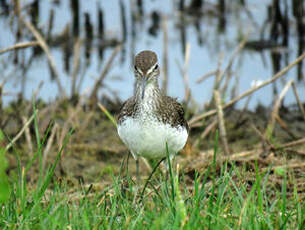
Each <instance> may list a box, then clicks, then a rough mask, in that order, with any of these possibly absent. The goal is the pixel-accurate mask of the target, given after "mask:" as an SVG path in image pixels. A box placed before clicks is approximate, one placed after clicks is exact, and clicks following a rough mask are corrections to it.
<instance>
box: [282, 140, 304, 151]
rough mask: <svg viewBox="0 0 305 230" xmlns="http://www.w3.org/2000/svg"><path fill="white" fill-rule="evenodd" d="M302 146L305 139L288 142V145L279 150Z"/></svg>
mask: <svg viewBox="0 0 305 230" xmlns="http://www.w3.org/2000/svg"><path fill="white" fill-rule="evenodd" d="M302 144H305V138H302V139H299V140H296V141H291V142H288V143H286V144H283V145H281V146H279V147H277V149H281V148H289V147H293V146H297V145H302Z"/></svg>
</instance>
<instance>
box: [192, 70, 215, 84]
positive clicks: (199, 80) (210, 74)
mask: <svg viewBox="0 0 305 230" xmlns="http://www.w3.org/2000/svg"><path fill="white" fill-rule="evenodd" d="M216 74H217V70H213V71H211V72H208V73H206V74H204V75H203V76H202V77H200V78H198V79H197V80H196V83H197V84H199V83H201V82H203V81H204V80H206V79H208V78H209V77H212V76H214V75H216Z"/></svg>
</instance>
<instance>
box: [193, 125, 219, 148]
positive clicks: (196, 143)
mask: <svg viewBox="0 0 305 230" xmlns="http://www.w3.org/2000/svg"><path fill="white" fill-rule="evenodd" d="M217 123H218V120H217V119H214V120H213V121H212V122H211V123H210V124H209V125H208V126H207V127H206V128H205V129H204V131H203V132H202V133H201V135H200V138H198V139H197V140H196V141H195V142H194V144H193V148H195V147H196V146H197V145H198V144H199V142H200V141H202V140H204V139H205V138H206V136H207V135H208V134H209V133H210V132H211V130H213V129H214V128H215V126H216V125H217ZM200 126H202V124H200Z"/></svg>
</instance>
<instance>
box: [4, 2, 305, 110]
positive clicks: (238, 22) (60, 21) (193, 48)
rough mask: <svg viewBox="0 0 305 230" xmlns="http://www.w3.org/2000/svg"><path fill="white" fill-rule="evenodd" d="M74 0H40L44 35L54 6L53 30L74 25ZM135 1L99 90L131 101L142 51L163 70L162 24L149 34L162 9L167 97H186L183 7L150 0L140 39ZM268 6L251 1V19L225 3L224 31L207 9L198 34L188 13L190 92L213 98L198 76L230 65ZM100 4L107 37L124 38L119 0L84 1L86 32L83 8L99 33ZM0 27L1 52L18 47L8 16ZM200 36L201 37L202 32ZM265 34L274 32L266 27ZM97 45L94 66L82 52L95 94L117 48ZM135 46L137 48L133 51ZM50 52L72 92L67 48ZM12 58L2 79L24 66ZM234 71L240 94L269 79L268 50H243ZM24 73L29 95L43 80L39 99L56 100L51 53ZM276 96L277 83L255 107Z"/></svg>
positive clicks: (15, 85)
mask: <svg viewBox="0 0 305 230" xmlns="http://www.w3.org/2000/svg"><path fill="white" fill-rule="evenodd" d="M30 2H32V1H22V4H23V5H26V4H28V3H30ZM69 2H70V1H60V4H59V5H56V4H53V3H52V1H47V0H43V1H40V12H39V27H41V28H42V30H43V31H44V32H46V31H47V25H48V19H49V14H50V9H51V8H54V12H55V17H54V28H53V31H52V33H53V34H59V33H61V31H63V30H64V28H65V27H66V25H67V23H70V22H71V18H72V17H71V10H70V3H69ZM130 2H132V1H127V0H126V1H122V3H123V5H124V6H125V13H126V19H127V20H126V25H127V38H126V41H125V42H124V46H123V49H124V52H125V54H124V53H123V52H120V53H119V55H118V56H117V57H116V58H115V61H114V63H113V66H112V68H111V70H110V72H109V73H108V75H107V77H106V80H105V82H104V84H105V85H106V86H107V89H105V88H102V89H100V94H107V95H109V96H110V97H113V95H115V94H117V95H118V96H119V98H121V99H122V100H125V99H126V98H128V97H130V96H131V95H132V93H133V81H134V77H133V68H132V58H131V56H132V54H133V53H137V52H139V51H141V50H144V49H150V50H153V51H155V52H156V53H157V54H158V56H159V61H160V66H161V68H162V64H163V63H162V55H163V51H162V50H163V32H162V29H161V25H162V21H160V29H159V30H157V34H156V36H152V35H150V34H149V33H148V32H147V31H148V30H149V28H150V26H151V24H152V20H151V17H150V16H151V14H152V12H153V11H155V12H158V13H159V14H163V15H166V17H167V19H168V20H167V24H168V73H169V75H168V76H169V87H168V94H169V95H171V96H174V97H177V98H178V100H179V101H181V100H183V98H184V85H183V79H182V75H181V72H180V70H179V66H178V63H179V65H180V66H183V62H184V54H183V48H182V45H181V37H180V33H181V30H180V29H179V26H178V23H179V22H180V16H179V11H178V10H177V6H175V5H174V3H173V2H172V1H160V0H159V1H157V0H155V1H145V4H144V5H143V10H144V17H143V21H142V22H141V23H140V22H137V23H136V38H135V39H133V38H132V35H131V27H132V25H131V24H132V22H131V9H130ZM187 2H188V1H187ZM267 4H270V1H260V2H259V3H258V2H257V1H255V0H251V1H247V9H248V10H249V12H251V14H252V17H253V21H254V22H253V21H252V19H250V18H249V16H248V14H247V12H246V10H244V9H243V8H242V6H240V5H238V4H231V5H230V6H227V13H226V26H225V30H224V31H223V32H220V31H219V17H217V16H211V15H208V14H207V15H205V16H203V17H201V19H200V20H199V27H200V32H198V31H197V30H196V29H195V26H194V25H193V21H194V20H195V19H194V17H192V16H188V15H185V21H186V25H185V32H186V35H185V36H186V42H187V44H189V46H190V59H189V65H188V71H187V73H188V77H189V86H190V89H191V93H192V96H193V97H194V99H195V101H196V102H197V103H199V104H200V105H203V104H204V103H206V102H208V101H209V100H210V98H211V97H212V88H213V84H214V77H211V78H209V79H207V80H206V81H204V82H203V83H200V84H197V83H196V80H197V79H198V78H199V77H201V76H202V75H204V74H206V73H208V72H210V71H213V70H215V69H216V68H217V63H218V60H219V58H220V56H222V55H223V64H222V68H223V69H224V68H225V67H226V66H227V64H228V61H229V59H230V56H231V55H232V54H233V51H234V49H235V48H236V47H237V46H238V44H239V42H240V37H243V36H245V35H246V33H247V32H248V31H250V32H249V40H259V38H260V36H261V35H260V31H261V30H262V28H263V26H264V25H265V20H266V18H267V9H266V6H267ZM97 5H100V7H101V8H102V9H103V13H104V23H105V37H106V39H110V38H119V39H120V38H121V37H122V26H121V14H120V5H119V1H100V2H99V3H97V2H96V1H80V28H81V30H80V36H81V37H84V34H85V31H84V29H83V25H84V13H85V12H89V15H90V16H91V18H90V19H91V22H92V24H93V27H94V37H95V38H96V37H97ZM281 6H282V5H281ZM290 7H291V6H290ZM203 9H204V10H206V11H207V12H213V11H214V10H215V3H214V2H213V3H209V4H206V5H205V6H204V8H203ZM289 12H290V10H289ZM209 14H211V13H209ZM289 17H291V20H293V16H292V15H291V13H289ZM0 26H1V28H4V32H2V34H3V35H5V36H3V35H2V36H0V49H2V48H5V47H8V46H10V45H12V44H14V43H15V36H14V35H13V33H12V32H11V29H9V28H8V26H9V20H7V18H6V19H5V18H1V20H0ZM269 27H270V26H269ZM269 27H268V25H267V30H266V31H268V28H269ZM70 28H71V26H70ZM289 28H290V34H291V35H290V36H289V39H290V41H289V46H288V48H287V49H281V51H280V52H281V54H287V56H288V58H287V60H288V63H290V62H291V61H293V60H294V59H295V58H296V57H297V37H296V35H295V23H293V22H292V21H291V23H290V25H289ZM25 30H26V29H25ZM25 30H24V31H25ZM198 33H199V34H200V36H199V37H198ZM266 35H268V33H267V32H266ZM268 36H269V35H268ZM265 37H266V36H265ZM200 39H201V42H202V44H199V41H198V40H200ZM27 40H29V39H23V40H22V41H27ZM133 43H134V44H133ZM97 44H98V41H97V39H94V40H93V47H92V52H91V57H90V63H89V64H86V63H85V60H84V59H85V58H84V55H83V53H84V48H82V50H81V52H82V54H81V62H82V64H81V70H82V71H84V69H85V68H84V67H85V66H86V67H87V68H86V71H84V73H85V74H84V81H83V84H82V85H81V92H86V91H88V90H89V91H90V89H91V88H92V87H93V84H94V82H95V79H96V78H97V77H98V76H99V74H100V73H101V71H102V69H103V67H104V66H105V63H106V61H107V60H108V58H109V57H110V55H111V53H112V50H113V48H107V49H106V50H105V51H104V57H103V59H101V58H100V57H99V55H98V52H97ZM133 45H134V50H133V49H132V47H133ZM51 53H52V55H53V57H54V59H55V62H56V66H57V70H58V72H59V75H60V79H61V82H62V85H63V86H64V88H65V89H66V91H67V93H68V94H70V91H71V90H70V89H71V72H72V71H71V72H70V73H67V72H66V71H65V70H64V62H63V56H64V52H63V51H62V49H61V47H60V46H57V47H55V46H52V49H51ZM24 54H25V57H26V58H25V59H27V58H29V57H30V56H31V54H32V49H31V48H28V49H27V50H26V51H25V52H24ZM10 55H11V56H12V53H7V54H4V55H1V56H0V60H1V62H2V63H3V62H6V63H4V64H0V68H1V69H2V76H1V77H0V79H1V78H4V77H5V76H8V74H9V73H10V72H11V71H12V70H13V69H14V68H17V69H18V66H14V65H13V64H12V62H10V61H6V60H7V59H8V58H9V56H10ZM72 63H73V58H71V59H70V66H71V69H72ZM280 63H281V68H283V67H284V66H285V65H286V63H285V61H284V60H283V58H282V59H281V61H280ZM232 70H233V72H234V76H233V78H232V81H231V84H230V87H232V86H233V85H238V94H240V93H242V92H244V91H246V90H248V89H249V88H250V87H251V86H252V85H253V84H254V82H255V81H264V80H266V79H268V78H270V77H271V76H272V75H273V74H274V70H273V67H272V60H271V52H270V49H266V50H264V51H260V52H258V51H254V50H249V49H245V50H243V51H242V52H241V53H240V54H239V56H238V57H237V58H236V59H235V61H234V63H233V68H232ZM13 73H14V72H13ZM296 75H297V72H296V68H294V69H292V70H291V71H289V72H288V74H286V75H285V76H284V77H283V79H285V81H287V80H289V79H296ZM21 78H22V72H21V71H20V70H18V72H17V73H16V74H15V73H14V74H12V76H10V80H9V81H8V82H7V83H6V84H5V86H4V91H6V92H9V93H10V95H8V96H4V99H3V100H4V103H5V104H7V103H8V102H9V101H11V100H14V99H16V96H17V93H18V92H20V91H21V89H22V85H21V84H20V82H21V81H20V79H21ZM26 78H27V80H26V87H25V96H26V97H27V98H30V97H31V95H32V93H33V91H35V90H36V89H37V87H38V85H39V83H40V82H41V81H43V82H44V84H43V86H42V88H41V90H40V93H39V96H40V97H42V98H43V99H45V100H47V101H51V100H54V99H55V98H56V96H57V95H58V94H57V92H58V90H57V85H56V82H55V81H50V71H49V68H48V63H47V59H46V57H45V55H41V56H39V57H38V58H35V60H34V62H33V64H32V66H31V67H30V69H29V70H28V71H27V73H26ZM0 81H1V80H0ZM276 85H277V87H278V92H280V90H281V88H282V87H283V81H281V80H278V81H277V84H276ZM298 91H299V93H300V98H301V99H303V101H304V98H305V90H304V81H302V82H301V83H300V84H298ZM227 93H228V95H225V100H227V101H228V100H229V99H230V96H231V95H230V93H231V89H229V90H228V91H227ZM272 99H273V88H272V86H271V85H270V86H267V87H264V88H263V89H260V90H259V91H257V92H256V93H255V94H254V95H253V97H252V100H251V101H250V104H249V107H250V108H254V107H255V105H257V103H262V104H264V105H269V104H271V103H272ZM244 102H245V99H244V100H242V101H240V102H239V103H238V105H239V106H242V105H243V104H244ZM285 102H286V103H294V102H295V98H294V95H293V92H292V90H289V92H288V94H287V96H286V97H285Z"/></svg>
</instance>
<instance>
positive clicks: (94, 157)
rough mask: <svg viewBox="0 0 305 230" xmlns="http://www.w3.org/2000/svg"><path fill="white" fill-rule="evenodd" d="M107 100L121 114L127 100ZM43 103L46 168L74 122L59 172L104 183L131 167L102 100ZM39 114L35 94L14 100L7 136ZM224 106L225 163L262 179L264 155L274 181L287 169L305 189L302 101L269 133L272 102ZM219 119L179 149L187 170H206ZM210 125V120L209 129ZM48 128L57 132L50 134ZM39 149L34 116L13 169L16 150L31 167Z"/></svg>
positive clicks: (5, 124)
mask: <svg viewBox="0 0 305 230" xmlns="http://www.w3.org/2000/svg"><path fill="white" fill-rule="evenodd" d="M102 103H103V105H104V106H105V107H106V108H107V109H108V110H109V112H111V113H112V114H113V115H114V116H115V117H116V116H117V113H118V111H119V108H120V103H119V102H115V103H114V102H109V101H103V102H102ZM73 104H74V105H73ZM36 106H37V109H38V113H37V114H38V127H39V132H40V134H41V140H43V139H44V137H46V138H45V143H44V144H43V151H42V153H43V165H44V169H46V168H47V167H48V166H49V165H51V164H52V163H53V162H54V160H55V158H56V155H57V153H58V151H59V149H60V146H61V145H62V144H63V143H64V137H65V136H66V135H67V133H68V130H69V129H70V128H71V127H73V128H74V132H73V134H72V136H71V138H70V140H69V142H68V144H67V146H66V148H65V150H64V152H63V155H62V159H61V161H60V164H59V165H58V167H57V169H56V177H55V178H56V179H59V178H61V179H65V180H66V181H68V184H70V185H71V186H73V185H78V184H79V183H80V181H81V182H82V183H85V184H90V183H95V184H96V183H97V184H100V186H101V188H102V187H103V186H104V185H108V184H111V182H112V175H118V174H119V172H120V169H121V165H122V162H123V161H124V164H123V166H124V168H123V174H124V173H125V172H126V159H127V156H128V150H127V148H126V147H125V146H124V145H123V143H122V142H121V141H120V139H119V137H118V135H117V132H116V127H115V125H114V124H113V123H112V122H110V120H109V119H108V118H107V117H106V115H105V114H104V113H103V112H102V111H101V110H100V109H99V108H98V107H96V108H90V107H89V106H85V105H81V103H78V104H77V103H71V101H62V102H58V101H57V102H54V103H52V104H45V103H43V102H41V101H38V102H37V105H36ZM32 114H33V107H32V105H31V102H29V101H18V102H14V103H12V104H11V105H9V106H7V107H6V108H4V109H3V111H2V116H1V122H2V128H3V130H4V132H5V134H6V135H7V137H8V138H10V139H13V138H14V137H15V136H16V135H17V133H18V132H19V131H20V130H21V129H22V127H23V125H24V123H25V120H27V119H29V118H30V117H31V115H32ZM187 114H188V119H190V118H191V117H192V116H193V115H192V114H191V112H190V111H187ZM224 114H225V127H226V131H227V140H228V143H229V150H230V154H229V155H225V154H224V152H223V148H222V142H221V139H220V140H219V152H218V153H217V162H218V169H220V168H221V167H222V165H223V162H228V166H229V168H230V167H233V166H234V167H240V168H242V170H243V172H244V173H245V175H246V176H245V181H247V182H248V183H250V182H251V180H255V172H254V171H255V162H258V166H259V168H260V170H261V171H262V172H264V171H266V170H268V168H269V170H271V171H270V174H271V177H270V178H271V179H270V180H271V183H272V184H273V185H272V186H279V187H280V186H281V183H282V174H281V172H283V170H284V172H288V173H289V174H288V175H291V178H293V180H291V181H290V184H291V186H293V185H297V188H298V191H299V193H300V194H301V193H302V191H304V190H305V165H304V162H305V161H304V160H305V141H304V136H305V121H304V118H303V116H302V114H301V113H300V111H299V108H298V107H297V106H296V105H291V106H289V107H284V106H282V107H281V108H280V111H279V119H277V120H276V122H275V127H274V130H273V132H272V136H271V137H270V138H267V137H266V135H265V132H266V129H267V126H268V123H269V122H270V117H271V109H270V108H266V107H263V106H257V108H256V109H255V111H249V110H239V109H234V108H230V109H227V110H225V111H224ZM215 119H216V117H208V118H207V119H205V120H203V121H202V122H200V123H199V124H198V123H197V124H196V125H195V127H192V128H191V131H190V136H189V140H188V143H187V145H186V147H185V148H184V150H183V151H181V153H180V154H179V155H178V157H177V162H178V163H179V165H180V172H184V174H185V175H186V177H187V180H189V181H190V182H191V181H192V179H193V177H194V175H195V171H199V172H201V173H202V172H204V171H205V170H207V168H208V166H209V165H210V164H211V162H212V157H213V148H214V143H215V141H214V140H215V133H216V130H217V129H218V126H217V123H215V125H211V124H212V123H213V121H214V120H215ZM207 127H210V131H209V132H207V130H206V128H207ZM47 130H49V133H48V134H47V136H45V135H46V132H47ZM203 135H204V136H203ZM302 139H303V140H302ZM295 141H299V142H295ZM30 143H32V146H31V144H30ZM46 149H47V150H46ZM36 152H37V144H36V138H35V129H34V122H32V123H31V124H30V126H29V129H26V130H25V133H23V134H22V135H21V137H20V138H19V139H18V140H17V141H16V142H15V144H14V146H13V148H11V149H10V150H9V152H8V154H7V158H8V160H9V168H8V170H7V173H8V174H9V175H10V178H14V177H16V175H17V173H18V172H17V160H16V155H18V156H19V157H20V159H21V165H22V167H25V165H26V164H27V162H29V160H30V159H31V158H32V157H33V156H35V153H36ZM128 162H129V163H128V170H129V172H130V173H131V174H132V175H135V161H134V160H133V159H132V157H130V158H129V161H128ZM38 165H39V164H38V159H36V160H35V163H34V165H33V167H32V168H31V169H30V171H29V173H28V174H27V175H26V176H27V180H28V181H29V182H30V183H32V184H34V183H35V181H36V179H37V176H38V169H39V167H38ZM140 168H141V172H143V173H141V175H142V177H143V178H145V177H147V176H148V174H149V172H150V169H149V168H148V167H147V166H146V164H144V162H143V161H141V162H140ZM249 181H250V182H249ZM288 184H289V183H288ZM291 188H292V187H291Z"/></svg>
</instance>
